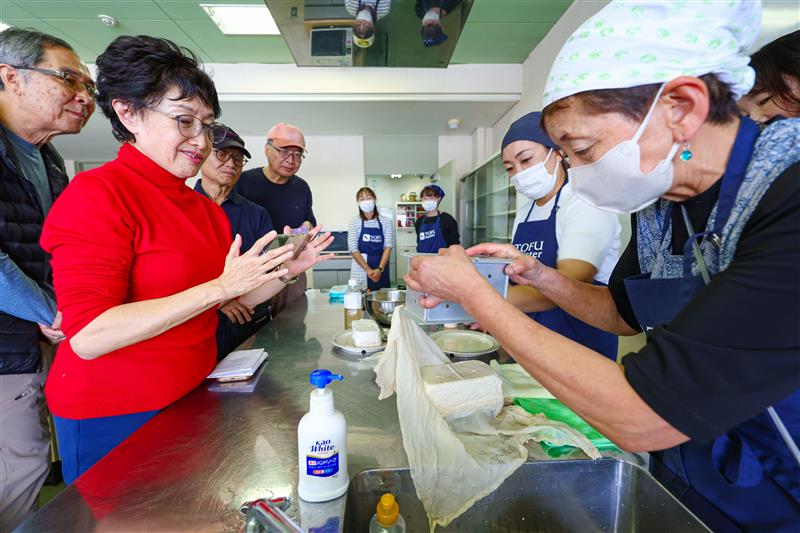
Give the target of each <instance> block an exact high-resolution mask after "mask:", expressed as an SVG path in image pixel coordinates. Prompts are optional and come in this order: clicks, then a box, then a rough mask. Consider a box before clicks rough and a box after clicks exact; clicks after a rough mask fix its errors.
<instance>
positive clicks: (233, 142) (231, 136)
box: [214, 124, 253, 159]
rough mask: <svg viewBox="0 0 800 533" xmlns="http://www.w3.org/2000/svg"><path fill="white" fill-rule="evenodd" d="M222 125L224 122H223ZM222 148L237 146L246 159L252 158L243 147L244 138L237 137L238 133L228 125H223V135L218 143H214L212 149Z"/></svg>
mask: <svg viewBox="0 0 800 533" xmlns="http://www.w3.org/2000/svg"><path fill="white" fill-rule="evenodd" d="M223 126H224V124H223ZM223 148H238V149H239V150H241V151H242V152H243V153H244V155H245V156H246V157H247V159H252V157H253V156H251V155H250V152H248V151H247V148H245V147H244V140H242V138H241V137H239V134H238V133H236V132H235V131H233V130H232V129H231V128H230V126H225V137H224V138H223V139H222V140H221V141H220V142H218V143H214V150H222V149H223Z"/></svg>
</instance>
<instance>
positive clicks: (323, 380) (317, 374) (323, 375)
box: [309, 368, 344, 389]
mask: <svg viewBox="0 0 800 533" xmlns="http://www.w3.org/2000/svg"><path fill="white" fill-rule="evenodd" d="M343 380H344V376H342V375H341V374H334V373H332V372H331V371H330V370H324V369H321V368H318V369H317V370H314V371H313V372H311V377H310V379H309V381H310V382H311V384H312V385H314V386H315V387H316V388H318V389H324V388H325V387H327V386H328V385H329V384H330V382H331V381H343Z"/></svg>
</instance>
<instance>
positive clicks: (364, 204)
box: [358, 200, 375, 213]
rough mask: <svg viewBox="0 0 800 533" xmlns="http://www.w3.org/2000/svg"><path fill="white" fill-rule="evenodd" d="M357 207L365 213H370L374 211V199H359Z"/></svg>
mask: <svg viewBox="0 0 800 533" xmlns="http://www.w3.org/2000/svg"><path fill="white" fill-rule="evenodd" d="M358 208H359V209H361V210H362V211H363V212H365V213H372V212H373V211H375V200H361V201H360V202H358Z"/></svg>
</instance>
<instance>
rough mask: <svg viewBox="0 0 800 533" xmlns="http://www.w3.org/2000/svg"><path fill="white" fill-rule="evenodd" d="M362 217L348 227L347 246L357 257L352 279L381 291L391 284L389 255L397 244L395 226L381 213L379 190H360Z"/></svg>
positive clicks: (359, 209) (351, 275) (358, 199)
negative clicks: (377, 195)
mask: <svg viewBox="0 0 800 533" xmlns="http://www.w3.org/2000/svg"><path fill="white" fill-rule="evenodd" d="M356 201H357V202H358V216H357V217H356V218H354V219H353V220H352V221H351V222H350V226H349V227H348V230H347V249H348V251H349V252H350V254H351V255H352V256H353V261H352V262H351V264H350V279H355V280H356V281H358V283H359V285H360V286H361V287H362V288H366V289H369V290H373V291H374V290H378V289H383V288H385V287H388V286H389V284H390V277H389V258H390V256H391V253H392V247H394V226H393V225H392V221H391V220H390V219H389V218H387V217H382V216H380V215H379V214H378V208H377V206H376V205H375V202H376V197H375V192H374V191H373V190H372V189H370V188H369V187H362V188H361V189H359V190H358V192H357V193H356Z"/></svg>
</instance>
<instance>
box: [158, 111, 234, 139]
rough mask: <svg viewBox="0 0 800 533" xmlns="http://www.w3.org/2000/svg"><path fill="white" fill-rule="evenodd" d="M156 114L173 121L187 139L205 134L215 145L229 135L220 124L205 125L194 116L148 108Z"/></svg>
mask: <svg viewBox="0 0 800 533" xmlns="http://www.w3.org/2000/svg"><path fill="white" fill-rule="evenodd" d="M148 109H150V110H151V111H155V112H156V113H161V114H162V115H166V116H168V117H169V118H171V119H173V120H174V121H175V123H176V124H177V125H178V132H179V133H180V134H181V135H183V136H184V137H186V138H187V139H194V138H195V137H197V136H198V135H200V134H201V133H203V132H205V134H206V137H207V138H208V139H209V140H210V141H212V142H215V143H218V142H222V141H223V139H225V135H227V133H228V130H227V129H226V128H225V126H223V125H222V124H220V123H219V122H212V123H210V124H206V123H204V122H203V121H202V120H200V119H199V118H197V117H195V116H192V115H174V114H172V113H168V112H166V111H161V110H160V109H155V108H153V107H150V108H148Z"/></svg>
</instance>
